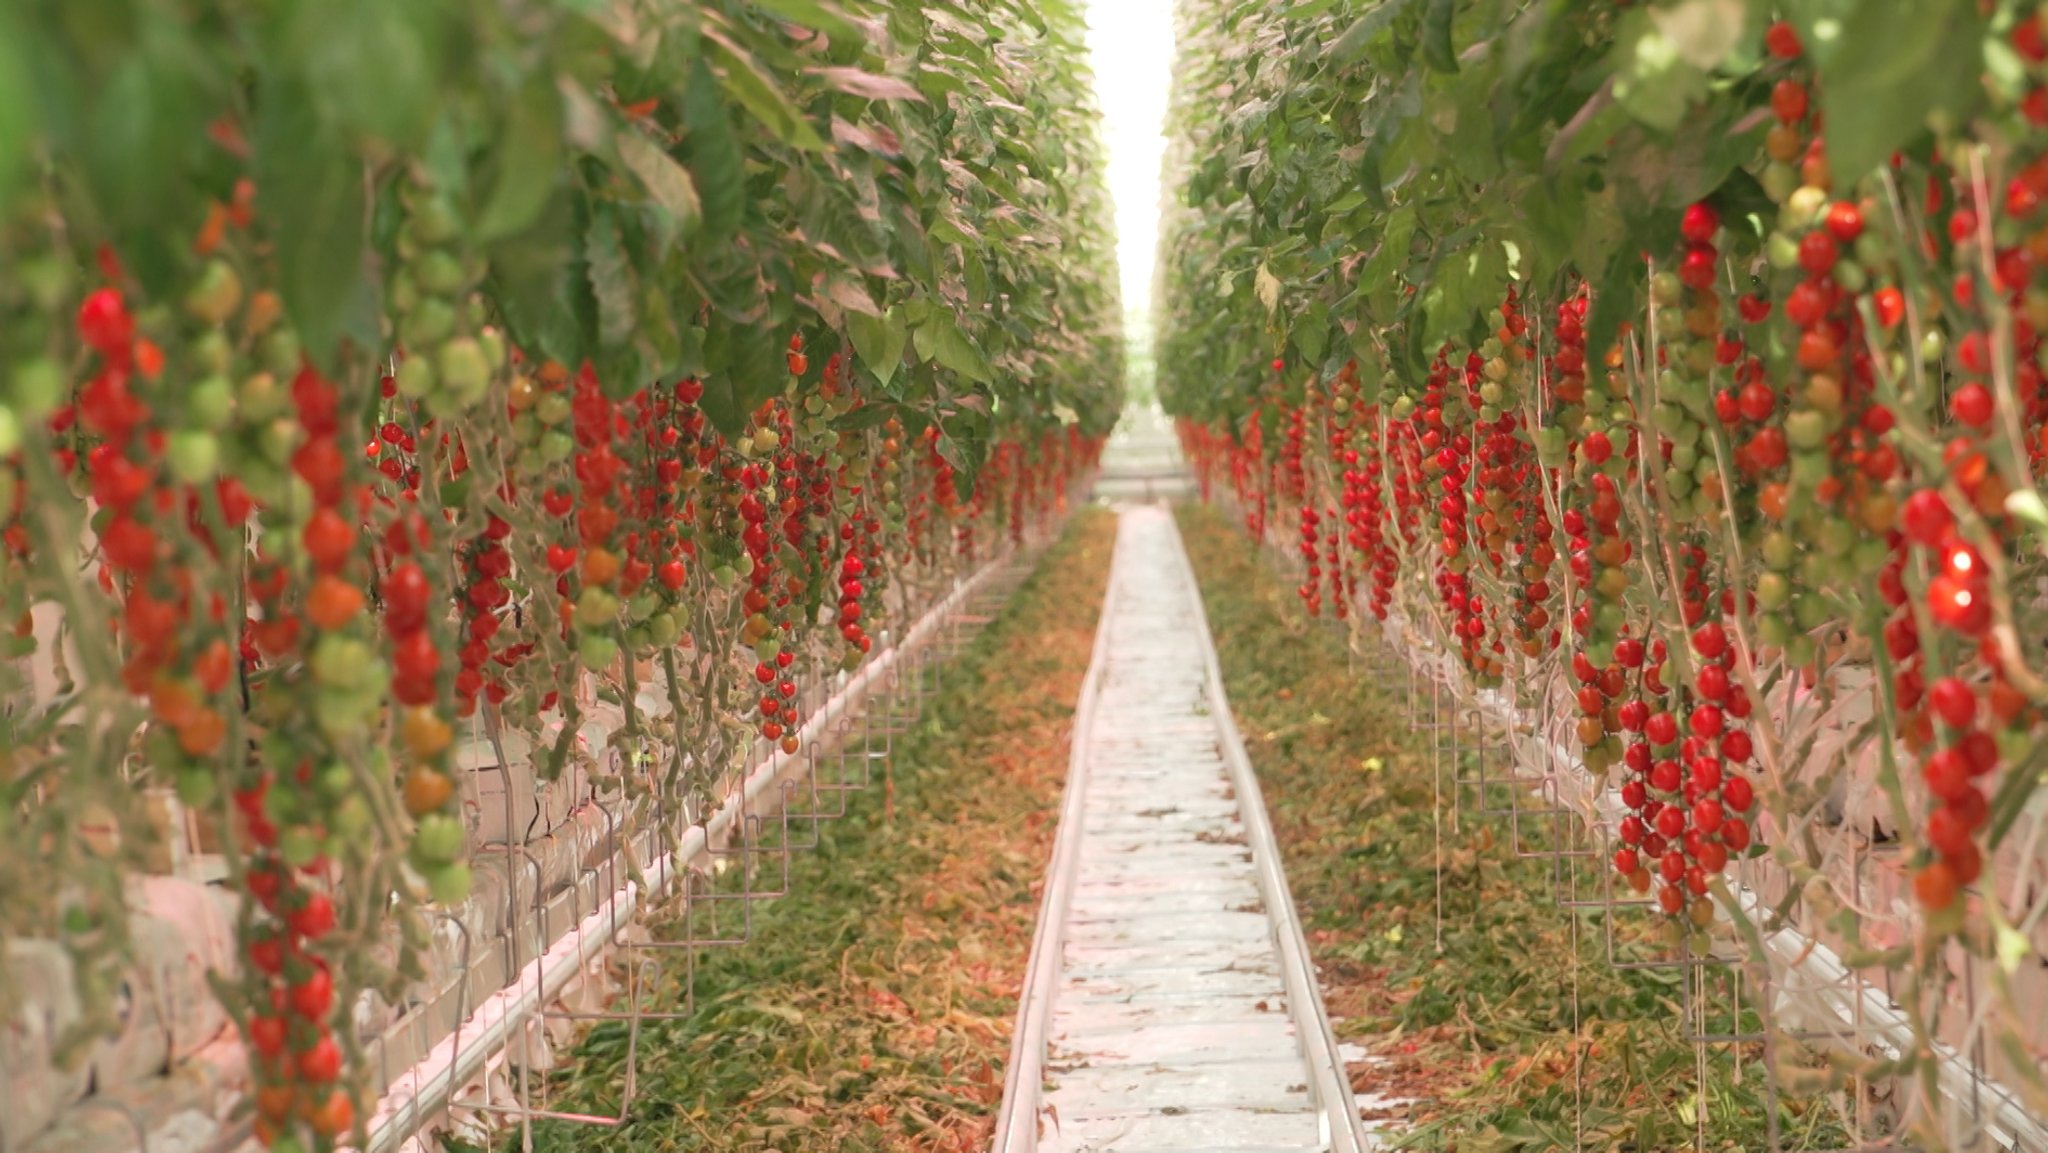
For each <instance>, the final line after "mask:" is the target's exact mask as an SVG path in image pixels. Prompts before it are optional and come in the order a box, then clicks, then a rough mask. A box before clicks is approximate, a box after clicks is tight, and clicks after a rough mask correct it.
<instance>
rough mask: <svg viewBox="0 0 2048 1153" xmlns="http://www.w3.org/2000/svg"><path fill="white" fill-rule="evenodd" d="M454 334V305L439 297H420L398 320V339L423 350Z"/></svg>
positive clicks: (411, 347) (417, 349) (420, 350)
mask: <svg viewBox="0 0 2048 1153" xmlns="http://www.w3.org/2000/svg"><path fill="white" fill-rule="evenodd" d="M454 334H455V306H454V305H452V304H449V303H448V302H447V301H445V300H442V299H441V298H439V297H434V296H429V297H426V298H424V299H422V300H421V301H420V302H419V304H418V305H416V306H415V307H414V308H413V310H412V311H411V312H408V313H406V314H405V316H404V318H403V319H401V320H400V321H399V322H398V339H399V340H401V341H403V342H404V343H405V346H406V347H407V348H409V349H412V350H414V351H415V353H418V352H423V351H424V350H426V349H429V348H433V347H434V346H436V345H438V344H440V343H441V342H442V341H444V340H447V339H448V338H449V337H450V336H453V335H454Z"/></svg>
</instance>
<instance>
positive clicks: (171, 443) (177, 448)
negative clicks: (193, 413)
mask: <svg viewBox="0 0 2048 1153" xmlns="http://www.w3.org/2000/svg"><path fill="white" fill-rule="evenodd" d="M5 413H6V410H5V409H0V415H4V414H5ZM5 439H6V438H5V435H4V430H0V442H4V441H5ZM6 451H7V450H6V449H5V448H0V456H4V455H6ZM164 460H165V462H166V463H167V464H169V465H170V466H171V475H172V476H175V477H177V478H178V480H179V481H180V482H182V483H184V484H189V485H199V484H204V483H206V482H207V481H209V480H212V479H213V478H214V476H215V475H217V474H218V473H219V472H220V440H219V439H218V438H217V437H215V436H214V435H213V434H212V433H211V432H207V431H205V430H203V429H190V428H181V429H178V430H176V431H174V432H172V433H171V435H170V437H169V439H168V440H167V441H166V442H165V445H164Z"/></svg>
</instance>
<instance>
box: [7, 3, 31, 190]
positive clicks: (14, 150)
mask: <svg viewBox="0 0 2048 1153" xmlns="http://www.w3.org/2000/svg"><path fill="white" fill-rule="evenodd" d="M20 25H21V21H20V19H19V18H18V17H16V16H15V14H14V12H13V10H12V9H7V10H4V11H0V211H4V210H5V209H6V208H7V207H8V197H9V195H10V194H11V193H12V192H13V191H14V187H15V183H16V182H17V181H19V180H20V179H21V176H22V173H23V171H24V170H25V169H26V168H27V164H26V161H27V159H28V150H29V140H30V139H31V137H32V136H33V134H34V132H35V116H34V113H33V109H34V107H35V104H34V101H35V98H36V97H35V91H34V89H33V88H31V87H30V85H29V78H28V61H27V59H26V58H25V53H26V51H27V46H28V41H27V38H26V33H24V32H23V31H22V30H21V27H20Z"/></svg>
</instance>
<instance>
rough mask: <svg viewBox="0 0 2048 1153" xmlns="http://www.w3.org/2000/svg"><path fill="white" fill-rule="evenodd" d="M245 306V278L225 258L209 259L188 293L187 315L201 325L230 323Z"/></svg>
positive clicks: (186, 296) (211, 325)
mask: <svg viewBox="0 0 2048 1153" xmlns="http://www.w3.org/2000/svg"><path fill="white" fill-rule="evenodd" d="M241 306H242V277H241V274H240V273H238V272H236V271H235V269H234V266H233V265H231V264H229V263H228V262H227V261H225V260H220V259H214V260H211V261H208V262H207V265H206V268H205V269H204V270H202V271H201V272H200V274H199V280H198V282H197V283H195V284H194V285H193V286H192V288H191V291H189V292H187V293H186V294H185V314H186V315H187V316H190V317H191V318H192V319H194V320H196V321H198V322H199V323H201V324H204V325H208V326H209V327H216V328H217V327H219V326H220V325H223V324H226V323H227V322H228V319H229V318H230V317H232V316H234V314H235V310H236V309H237V308H240V307H241Z"/></svg>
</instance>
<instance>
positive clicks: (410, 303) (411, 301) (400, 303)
mask: <svg viewBox="0 0 2048 1153" xmlns="http://www.w3.org/2000/svg"><path fill="white" fill-rule="evenodd" d="M390 303H391V312H392V315H394V316H404V315H406V314H407V313H409V312H411V311H413V310H414V309H416V308H418V307H419V306H420V284H419V281H418V280H417V279H415V278H414V277H413V274H412V272H411V270H410V269H405V268H401V269H399V270H398V271H397V272H395V273H393V274H392V275H391V298H390Z"/></svg>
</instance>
